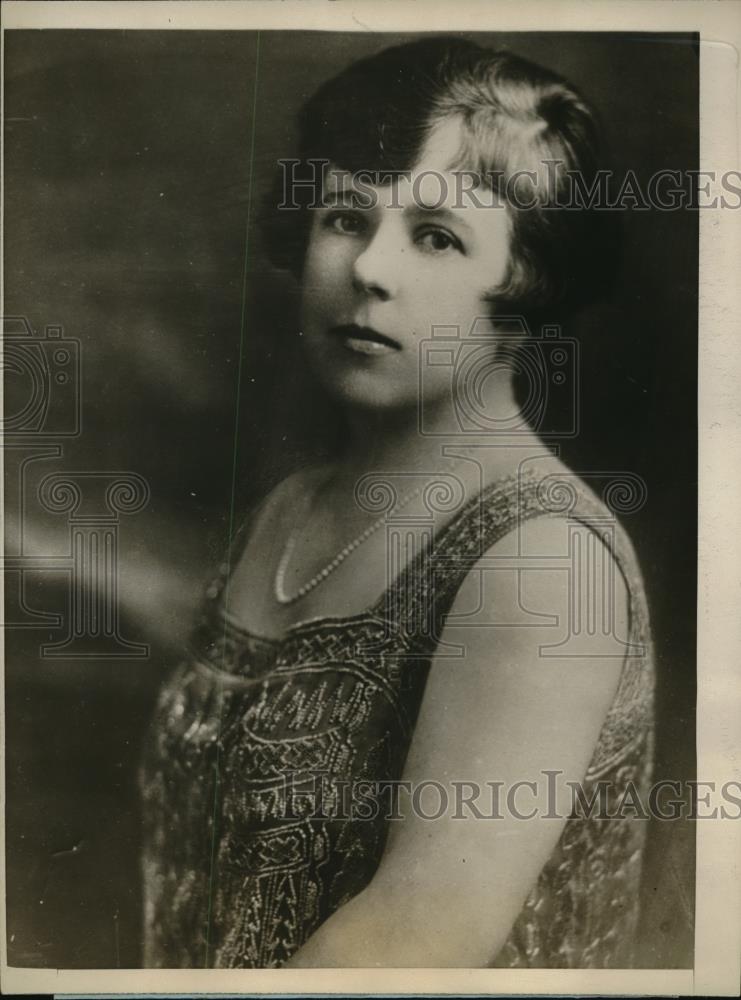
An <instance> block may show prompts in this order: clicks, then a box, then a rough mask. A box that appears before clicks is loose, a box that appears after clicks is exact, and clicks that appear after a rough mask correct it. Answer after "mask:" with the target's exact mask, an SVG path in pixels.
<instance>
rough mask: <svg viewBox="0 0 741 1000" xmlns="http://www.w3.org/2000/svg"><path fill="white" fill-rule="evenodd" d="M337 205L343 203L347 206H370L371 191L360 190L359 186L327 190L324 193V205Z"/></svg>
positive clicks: (329, 206) (331, 206) (330, 206)
mask: <svg viewBox="0 0 741 1000" xmlns="http://www.w3.org/2000/svg"><path fill="white" fill-rule="evenodd" d="M337 205H343V206H345V207H346V208H370V207H371V204H370V199H369V192H367V191H360V190H358V189H357V188H339V189H338V190H329V191H327V190H325V191H324V192H323V193H322V206H324V207H328V208H333V207H335V206H337Z"/></svg>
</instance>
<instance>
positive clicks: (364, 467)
mask: <svg viewBox="0 0 741 1000" xmlns="http://www.w3.org/2000/svg"><path fill="white" fill-rule="evenodd" d="M452 412H453V411H452V410H451V408H450V405H447V406H446V407H445V408H444V409H443V407H440V408H439V410H438V411H437V412H435V411H431V410H430V409H429V408H428V409H427V410H426V411H425V414H424V418H425V419H424V424H422V421H421V420H420V414H419V411H418V409H417V408H416V407H410V408H408V409H405V410H397V411H393V412H388V411H387V412H377V411H369V410H357V409H353V410H350V409H348V410H347V411H346V412H345V435H344V443H343V447H342V449H341V451H340V454H339V456H338V462H337V466H336V468H335V477H333V478H336V481H337V482H338V485H339V482H340V481H344V482H350V481H353V482H357V481H358V480H359V479H360V478H361V477H362V476H364V475H366V474H368V473H371V472H376V473H388V474H391V473H397V472H399V473H406V474H409V473H415V472H418V473H426V472H429V473H430V474H433V475H434V474H435V473H438V472H445V471H449V470H450V468H451V466H452V465H453V464H454V463H456V462H457V459H459V457H460V456H462V455H463V456H469V457H471V458H473V459H474V460H475V462H476V463H478V464H479V465H480V466H481V478H482V480H483V482H490V481H492V480H493V479H496V478H498V477H499V476H503V475H508V474H511V473H513V472H515V471H516V469H517V467H518V465H519V464H520V462H521V461H522V460H523V457H524V456H526V455H528V456H529V455H533V456H535V455H541V456H542V455H546V454H548V450H547V448H546V446H545V445H544V444H543V443H542V442H541V441H540V439H539V438H538V436H537V434H536V433H535V432H534V431H533V430H531V429H530V428H529V427H528V426H527V423H526V421H525V419H524V418H522V420H521V421H520V422H518V421H517V420H516V419H515V420H513V419H512V418H513V415H516V414H517V412H518V409H517V405H516V402H515V398H514V392H513V391H512V388H511V385H510V384H509V383H507V384H505V385H504V386H502V385H500V386H498V387H497V392H496V394H494V395H493V396H492V398H489V399H487V401H486V407H485V410H484V412H485V413H486V416H487V425H486V428H485V429H484V430H485V431H486V430H488V429H491V432H490V433H486V432H484V433H482V431H481V429H479V428H477V427H476V426H475V425H472V424H471V423H470V422H469V424H468V427H467V428H465V429H463V430H461V429H460V428H458V427H456V425H455V422H454V421H453V420H451V413H452ZM498 420H499V425H500V427H502V430H498V428H497V421H498ZM505 421H506V423H505ZM504 428H509V431H508V433H504Z"/></svg>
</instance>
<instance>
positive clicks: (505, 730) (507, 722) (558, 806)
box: [287, 518, 628, 968]
mask: <svg viewBox="0 0 741 1000" xmlns="http://www.w3.org/2000/svg"><path fill="white" fill-rule="evenodd" d="M573 530H576V531H577V532H578V533H579V534H580V535H581V536H582V543H585V542H586V540H587V536H588V535H589V534H590V532H589V529H587V528H586V527H583V526H582V527H577V528H576V529H574V527H573V525H572V531H573ZM568 531H569V527H568V522H567V521H565V520H563V519H560V518H559V519H550V518H537V519H534V520H532V521H530V522H527V523H526V524H525V525H523V527H522V529H521V533H520V544H521V545H522V547H523V549H522V551H524V553H525V554H527V555H529V556H532V557H533V559H534V560H535V562H534V565H535V566H540V568H533V569H529V570H528V571H527V572H525V573H522V574H518V573H517V572H516V571H514V570H505V569H503V570H496V571H487V572H485V573H484V574H483V575H482V574H481V573H480V572H479V570H480V569H481V568H482V567H483V566H484V562H486V563H487V564H491V561H492V557H495V558H496V557H497V556H507V555H509V554H514V552H515V544H516V543H515V535H514V533H513V534H512V535H510V536H508V537H507V538H504V539H502V540H500V541H499V542H498V543H497V544H496V545H495V546H494V547H493V548H492V549H491V550H490V551H489V552H488V553H487V557H486V560H485V561H483V562H481V563H479V564H478V565H477V567H475V568H474V570H473V571H472V572H471V573H469V575H468V576H467V578H466V581H465V582H464V584H463V586H462V588H461V590H460V591H459V593H458V595H457V597H456V600H455V603H454V606H453V608H452V612H451V615H450V617H449V620H448V624H447V625H446V627H445V629H444V632H443V635H442V640H443V643H457V644H459V645H463V646H464V647H465V656H463V657H462V658H450V657H445V656H443V655H442V654H438V655H437V656H436V657H435V659H434V661H433V664H432V667H431V670H430V674H429V678H428V683H427V688H426V691H425V696H424V699H423V703H422V707H421V711H420V716H419V720H418V723H417V726H416V729H415V734H414V739H413V742H412V746H411V749H410V753H409V757H408V759H407V762H406V767H405V771H404V775H403V779H404V781H407V782H410V783H411V787H412V788H414V787H417V786H419V785H420V784H421V783H422V782H432V781H435V782H439V783H440V784H441V785H442V786H443V787H444V788H445V789H446V791H447V794H448V798H449V804H448V809H447V810H446V811H445V812H444V813H443V815H442V816H441V817H440V818H438V819H424V818H422V817H421V816H420V815H418V814H415V811H414V810H413V809H412V808H411V807H410V796H408V795H405V794H403V793H402V795H401V796H400V801H399V811H400V812H401V813H402V814H403V817H404V818H403V820H394V821H392V822H391V830H390V834H389V840H388V843H387V847H386V851H385V854H384V856H383V858H382V861H381V864H380V867H379V869H378V872H377V873H376V875H375V876H374V878H373V880H372V882H371V883H370V885H369V886H368V887H367V888H366V889H365V890H364V891H363V892H361V893H360V894H359V895H358V896H356V897H355V898H354V899H352V900H351V901H350V902H348V903H347V904H345V905H344V906H342V907H341V908H340V909H339V910H337V911H336V912H335V913H334V914H333V915H332V916H331V917H330V918H329V919H328V920H327V921H326V922H325V923H324V924H323V925H322V926H321V927H320V928H319V929H318V930H317V931H316V933H315V934H314V935H313V936H312V937H311V938H310V939H309V940H308V941H307V942H306V944H305V945H304V946H303V947H302V948H301V949H300V950H299V951H298V952H297V953H296V955H294V957H293V958H292V959H291V960H290V961H289V962H288V963H287V967H295V968H300V967H314V968H323V967H373V966H388V967H400V966H404V967H451V966H458V967H481V966H485V965H486V964H488V963H489V962H490V961H491V959H492V958H493V957H494V956H495V955H496V952H497V951H498V949H499V948H500V947H501V946H502V945H503V944H504V942H505V941H506V939H507V936H508V934H509V931H510V929H511V927H512V924H513V922H514V920H515V919H516V917H517V915H518V913H519V912H520V910H521V908H522V905H523V903H524V901H525V899H526V897H527V895H528V893H529V891H530V890H531V888H532V887H533V885H534V883H535V881H536V879H537V877H538V874H539V873H540V871H541V869H542V867H543V865H544V864H545V862H546V861H547V860H548V858H549V856H550V854H551V853H552V851H553V849H554V847H555V845H556V844H557V842H558V839H559V837H560V835H561V832H562V830H563V826H564V823H565V818H566V816H567V815H568V812H569V810H570V807H571V798H570V795H568V794H567V791H568V789H567V788H566V787H565V784H564V783H565V781H567V780H570V781H576V782H579V781H581V780H582V779H583V777H584V775H585V772H586V770H587V767H588V765H589V762H590V759H591V757H592V754H593V751H594V748H595V744H596V742H597V739H598V736H599V732H600V729H601V726H602V724H603V721H604V718H605V715H606V713H607V711H608V709H609V706H610V703H611V701H612V699H613V697H614V694H615V691H616V688H617V684H618V680H619V675H620V670H621V667H622V658H621V657H620V656H619V655H616V650H618V649H619V644H618V643H617V642H616V641H615V639H614V638H611V637H610V636H606V637H603V638H602V639H599V638H598V637H600V636H601V635H602V632H603V624H604V623H605V616H606V615H607V614H608V613H611V615H612V618H613V621H614V634H615V635H617V636H618V637H620V638H622V639H624V638H626V637H627V634H628V597H627V590H626V587H625V583H624V581H623V578H622V576H621V574H620V572H619V570H618V569H617V567H616V565H615V564H614V563H613V562H611V557H609V556H607V559H608V561H610V564H611V566H612V569H613V570H614V572H613V574H612V577H613V580H612V586H613V588H614V590H613V593H612V597H611V601H612V610H611V612H609V611H608V608H607V605H606V602H605V603H603V601H602V593H601V592H595V587H596V586H597V584H595V583H594V581H592V582H590V584H589V587H590V588H591V589H590V590H588V589H587V588H586V587H584V588H582V593H581V597H580V598H579V602H580V604H581V610H582V611H583V612H584V613H586V606H587V603H588V602H589V604H590V611H591V613H592V614H593V616H594V617H593V619H592V622H593V625H594V626H595V635H594V643H591V644H590V646H589V647H588V649H587V653H588V654H589V655H586V656H585V655H581V656H579V657H576V658H553V657H547V656H544V655H542V652H541V647H542V646H543V645H550V644H552V643H555V642H557V641H558V640H559V639H560V638H561V637H562V636H563V635H564V634H565V632H566V629H567V622H568V621H569V617H568V616H569V601H570V599H571V593H572V590H571V583H572V581H571V579H570V574H569V572H568V571H567V570H565V569H563V568H558V569H550V568H543V562H545V564H546V566H547V564H548V557H549V556H562V555H563V554H564V552H568V544H569V538H568ZM597 544H598V545H599V546H601V544H602V543H601V542H598V543H597ZM482 579H483V580H484V583H485V586H484V589H483V590H482V588H481V581H482ZM479 605H480V610H479V611H478V612H476V613H475V614H471V611H472V609H476V608H477V607H478V606H479ZM572 610H573V609H572ZM462 615H467V616H468V617H466V618H465V624H464V621H463V619H462V618H460V617H458V616H462ZM538 615H539V616H543V615H550V616H557V619H558V622H559V624H558V625H556V624H552V625H551V626H547V625H546V626H545V627H544V621H545V622H547V621H548V619H545V620H544V619H543V618H542V617H541V618H536V617H534V616H538ZM582 620H585V619H584V618H582ZM533 621H537V622H538V623H539V624H536V625H533V624H530V623H531V622H533ZM517 623H519V624H517ZM440 648H442V647H440ZM590 651H591V652H590ZM410 669H413V667H410ZM546 771H560V772H563V773H562V774H561V775H560V776H559V778H558V793H557V796H556V798H555V800H554V799H551V800H550V802H549V801H548V799H547V779H546V776H545V775H544V772H546ZM452 782H465V783H467V784H466V786H465V787H466V788H467V793H466V794H467V795H468V798H469V800H473V802H474V805H476V806H477V807H478V811H479V813H483V814H484V816H487V815H488V816H489V817H490V818H475V817H476V810H475V809H473V808H472V807H466V806H462V805H461V798H460V794H462V793H460V792H459V793H458V794H459V798H458V805H459V808H458V818H456V809H455V806H456V799H455V795H456V792H455V786H454V785H453V784H452ZM487 782H501V783H502V785H501V793H500V798H501V802H500V806H499V811H500V812H501V816H502V818H491V816H492V813H493V810H492V800H491V794H490V793H491V786H489V785H487ZM516 782H535V788H534V789H533V787H532V786H528V785H524V784H523V785H521V786H519V790H518V791H517V792H516V793H515V794H514V797H513V798H512V800H511V803H510V804H511V805H514V810H513V809H511V808H508V804H507V801H506V796H505V792H506V791H507V790H508V789H511V788H512V786H513V785H514V784H515V783H516ZM463 787H464V786H459V788H463ZM477 788H479V789H481V793H480V795H479V797H478V799H476V798H475V794H476V789H477ZM419 803H420V804H421V805H422V809H423V810H424V811H425V812H427V813H433V812H435V811H437V810H438V809H439V805H440V803H441V800H440V795H439V793H438V792H436V791H435V790H434V789H431V790H430V789H428V794H425V795H424V796H422V797H421V798H420V799H419ZM536 808H537V809H539V810H540V815H538V817H536V818H531V819H526V818H517V815H515V814H514V813H515V811H516V812H517V813H520V814H521V815H522V816H524V815H527V814H528V813H531V812H532V810H533V809H536ZM549 808H550V810H551V811H552V812H554V813H556V814H557V815H558V817H559V818H550V819H549V818H543V815H542V814H543V813H545V812H547V811H548V810H549Z"/></svg>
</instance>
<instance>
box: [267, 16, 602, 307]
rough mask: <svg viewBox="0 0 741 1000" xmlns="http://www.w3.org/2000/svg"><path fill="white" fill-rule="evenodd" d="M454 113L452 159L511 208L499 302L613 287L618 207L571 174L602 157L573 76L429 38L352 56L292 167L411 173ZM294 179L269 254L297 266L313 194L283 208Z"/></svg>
mask: <svg viewBox="0 0 741 1000" xmlns="http://www.w3.org/2000/svg"><path fill="white" fill-rule="evenodd" d="M452 116H457V117H458V118H459V120H460V121H461V123H462V126H463V129H462V133H463V142H462V146H461V148H460V150H459V152H458V155H457V157H456V158H455V162H454V163H452V164H450V168H449V169H450V170H461V171H464V170H465V171H468V172H472V173H473V174H475V175H476V176H477V178H478V179H479V180H480V182H481V183H484V184H487V185H488V186H489V187H490V188H492V189H493V190H494V191H495V192H496V194H497V195H498V196H499V197H501V198H503V200H504V202H505V204H506V206H507V210H508V211H509V213H510V219H511V253H510V262H509V267H508V271H507V274H506V275H505V278H504V281H503V282H502V283H501V284H500V285H499V286H498V287H496V288H493V289H492V291H491V294H490V295H489V296H488V298H489V299H490V301H491V303H492V305H493V307H494V311H495V313H496V312H499V313H502V312H508V313H513V312H527V311H528V310H537V311H538V312H540V311H541V310H542V309H544V308H551V307H556V306H558V307H561V308H563V307H565V308H566V309H572V308H574V307H578V306H580V305H582V304H584V303H585V302H587V301H589V300H591V299H593V298H595V297H600V296H601V295H603V294H605V293H606V292H607V290H608V289H609V285H610V282H611V280H612V275H613V272H614V266H613V265H614V263H615V260H616V258H615V257H614V254H613V252H614V251H615V249H616V243H617V240H616V231H615V229H614V226H613V224H614V221H615V220H614V213H613V212H605V211H600V209H599V208H598V207H596V208H595V206H594V205H587V206H582V207H577V208H574V207H569V202H568V199H569V197H570V194H571V192H572V190H573V188H572V187H571V186H570V185H571V179H572V178H573V175H574V174H578V175H580V184H581V185H583V189H584V190H588V189H590V188H591V187H592V185H593V184H594V183H595V181H596V180H597V177H598V171H599V169H600V167H602V168H604V149H603V141H602V136H601V128H600V125H599V122H598V117H597V114H596V112H595V111H594V109H593V108H592V107H591V106H590V105H589V104H588V103H587V102H586V100H585V99H584V98H583V97H582V96H581V94H580V93H579V92H578V91H577V90H576V89H575V88H574V87H572V86H571V84H569V83H568V82H567V81H566V80H565V79H564V78H562V77H561V76H559V75H558V74H556V73H554V72H552V71H550V70H548V69H544V68H543V67H541V66H538V65H536V64H535V63H533V62H530V61H529V60H527V59H523V58H521V57H519V56H517V55H514V54H513V53H511V52H508V51H504V50H492V49H486V48H483V47H481V46H480V45H477V44H475V43H474V42H470V41H467V40H464V39H462V38H456V37H447V36H444V37H440V36H432V37H428V38H424V39H422V40H419V41H414V42H410V43H405V44H402V45H397V46H394V47H392V48H388V49H385V50H383V51H381V52H380V53H378V54H375V55H371V56H368V57H366V58H363V59H361V60H358V61H356V62H354V63H352V64H351V65H350V66H349V67H348V68H347V69H345V70H343V71H342V72H341V73H339V74H338V75H337V76H335V77H333V78H332V79H330V80H328V81H327V82H325V83H324V84H322V86H320V87H319V89H318V90H317V91H316V93H315V94H314V95H313V96H312V97H311V98H310V99H309V100H308V101H307V102H306V103H305V104H304V105H303V107H302V108H301V110H300V113H299V121H298V124H299V146H298V161H299V165H298V169H297V172H296V173H295V174H294V176H295V177H299V176H300V171H301V170H304V171H305V174H304V176H308V175H309V173H308V172H306V171H309V168H310V171H309V172H311V173H312V175H314V176H315V172H316V168H315V166H313V167H311V166H310V165H311V164H312V163H313V164H316V163H317V162H318V161H330V162H331V163H332V164H334V165H336V166H337V167H339V168H341V169H342V170H345V171H349V172H351V173H355V172H358V171H364V172H371V173H372V174H376V175H380V176H383V174H384V173H386V174H389V173H393V172H398V171H409V170H411V169H413V167H414V166H415V164H416V163H417V162H418V160H419V157H420V154H421V152H422V150H423V147H424V144H425V142H426V140H427V139H428V137H429V136H430V133H431V132H432V130H433V129H434V128H435V127H436V126H438V125H440V124H441V123H442V122H443V121H445V120H446V119H448V118H449V117H452ZM556 164H558V165H557V166H556ZM526 178H527V180H526ZM284 183H285V177H284V174H283V172H282V171H280V172H279V176H277V177H276V182H275V185H274V187H273V190H272V191H271V194H270V197H269V201H268V203H267V210H266V211H265V212H264V214H263V216H262V230H263V235H264V239H265V242H266V248H267V251H268V254H269V257H270V259H271V261H272V263H273V264H274V265H275V266H277V267H281V268H288V269H289V270H291V271H292V272H293V273H294V274H295V275H296V276H300V273H301V267H302V261H303V257H304V254H305V249H306V243H307V239H308V232H309V224H310V215H311V213H310V211H309V210H307V206H308V204H309V203H310V202H311V200H313V198H312V196H311V193H310V191H309V189H308V187H302V186H300V185H297V186H296V188H295V191H296V195H295V196H294V197H296V198H297V200H296V201H295V203H296V204H298V206H299V207H298V210H294V211H291V210H290V209H286V208H283V209H279V208H278V206H279V204H280V203H281V202H282V200H283V197H284V191H283V187H284ZM524 205H528V207H523V206H524Z"/></svg>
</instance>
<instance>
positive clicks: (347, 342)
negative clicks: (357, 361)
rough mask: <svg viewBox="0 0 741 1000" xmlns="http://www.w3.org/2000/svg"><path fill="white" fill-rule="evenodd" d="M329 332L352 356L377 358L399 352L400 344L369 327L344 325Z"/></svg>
mask: <svg viewBox="0 0 741 1000" xmlns="http://www.w3.org/2000/svg"><path fill="white" fill-rule="evenodd" d="M330 332H331V333H332V335H333V336H335V337H338V338H339V339H340V340H341V342H342V346H343V347H346V348H347V350H348V351H352V352H353V353H354V354H364V355H366V356H377V355H379V354H390V353H391V352H392V351H400V350H401V344H399V343H397V342H396V341H395V340H392V339H391V337H387V336H386V335H385V334H383V333H379V332H378V330H374V329H373V328H372V327H370V326H358V325H357V323H346V324H343V325H341V326H333V327H332V329H331V331H330Z"/></svg>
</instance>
